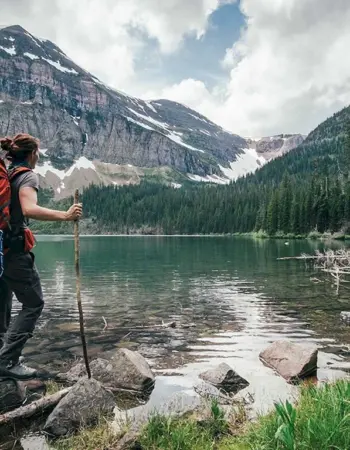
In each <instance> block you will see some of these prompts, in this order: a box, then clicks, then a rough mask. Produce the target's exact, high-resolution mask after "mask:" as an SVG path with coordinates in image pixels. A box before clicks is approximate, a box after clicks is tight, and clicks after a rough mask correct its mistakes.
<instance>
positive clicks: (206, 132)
mask: <svg viewBox="0 0 350 450" xmlns="http://www.w3.org/2000/svg"><path fill="white" fill-rule="evenodd" d="M199 131H200V133H203V134H206V135H207V136H211V134H210V133H209V131H207V130H199Z"/></svg>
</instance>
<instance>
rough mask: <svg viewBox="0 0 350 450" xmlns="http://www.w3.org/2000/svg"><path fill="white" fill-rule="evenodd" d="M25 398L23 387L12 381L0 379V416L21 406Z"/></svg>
mask: <svg viewBox="0 0 350 450" xmlns="http://www.w3.org/2000/svg"><path fill="white" fill-rule="evenodd" d="M25 398H26V392H25V388H24V386H23V385H21V384H20V383H18V382H17V381H16V380H12V379H10V378H9V379H0V414H2V413H5V412H7V411H11V410H12V409H15V408H17V407H18V406H21V404H22V403H23V402H24V400H25Z"/></svg>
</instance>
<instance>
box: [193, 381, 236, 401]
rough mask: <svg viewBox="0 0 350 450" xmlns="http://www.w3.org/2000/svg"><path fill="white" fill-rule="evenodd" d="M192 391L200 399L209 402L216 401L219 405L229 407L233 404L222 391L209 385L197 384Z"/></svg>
mask: <svg viewBox="0 0 350 450" xmlns="http://www.w3.org/2000/svg"><path fill="white" fill-rule="evenodd" d="M193 389H194V391H195V392H196V393H197V394H198V395H200V396H201V397H202V398H204V399H206V400H209V401H212V400H216V401H217V402H218V404H219V405H231V404H232V402H233V399H232V398H231V397H229V396H228V395H227V394H226V393H225V392H224V391H222V390H220V389H218V388H216V387H215V386H213V385H211V384H209V383H205V382H201V383H198V384H196V385H195V386H194V388H193Z"/></svg>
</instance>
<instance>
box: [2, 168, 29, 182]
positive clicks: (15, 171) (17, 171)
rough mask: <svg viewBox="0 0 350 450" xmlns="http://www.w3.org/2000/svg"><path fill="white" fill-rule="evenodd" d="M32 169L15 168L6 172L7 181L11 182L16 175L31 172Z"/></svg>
mask: <svg viewBox="0 0 350 450" xmlns="http://www.w3.org/2000/svg"><path fill="white" fill-rule="evenodd" d="M31 171H32V169H30V168H29V167H26V166H17V167H14V168H13V169H10V170H9V171H8V176H9V180H10V181H12V180H13V179H14V178H15V177H16V176H17V175H19V174H20V173H24V172H31Z"/></svg>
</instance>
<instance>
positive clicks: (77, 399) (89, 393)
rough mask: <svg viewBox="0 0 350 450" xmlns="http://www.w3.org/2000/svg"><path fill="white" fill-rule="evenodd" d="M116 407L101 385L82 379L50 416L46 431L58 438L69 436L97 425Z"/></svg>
mask: <svg viewBox="0 0 350 450" xmlns="http://www.w3.org/2000/svg"><path fill="white" fill-rule="evenodd" d="M115 406H116V403H115V401H114V397H113V394H111V393H110V392H109V391H107V390H106V389H105V388H104V387H103V386H102V385H101V383H99V382H98V381H97V380H94V379H93V378H91V379H90V380H89V379H88V378H82V379H81V380H79V381H78V382H77V384H75V385H74V386H73V387H72V389H71V391H70V392H69V393H68V394H67V395H66V396H65V397H64V398H63V399H62V400H61V401H60V402H59V403H58V405H57V406H56V408H55V409H54V410H53V411H52V413H51V414H50V415H49V417H48V419H47V421H46V423H45V426H44V431H45V432H46V433H49V434H50V435H52V436H56V437H59V436H66V435H69V434H71V433H73V432H74V431H76V430H78V429H79V428H81V427H88V426H91V425H93V424H95V423H96V422H97V421H98V418H99V417H100V416H101V415H102V416H109V415H111V414H112V413H113V410H114V408H115Z"/></svg>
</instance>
